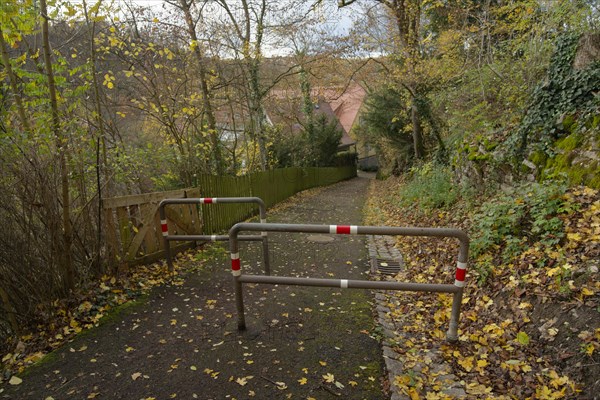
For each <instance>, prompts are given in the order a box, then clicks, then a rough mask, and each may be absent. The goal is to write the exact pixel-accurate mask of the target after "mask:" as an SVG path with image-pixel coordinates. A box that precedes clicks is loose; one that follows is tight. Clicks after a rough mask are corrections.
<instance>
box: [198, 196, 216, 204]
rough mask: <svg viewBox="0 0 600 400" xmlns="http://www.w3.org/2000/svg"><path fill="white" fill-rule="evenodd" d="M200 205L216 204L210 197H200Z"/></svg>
mask: <svg viewBox="0 0 600 400" xmlns="http://www.w3.org/2000/svg"><path fill="white" fill-rule="evenodd" d="M200 203H204V204H211V203H216V202H215V199H214V198H212V197H202V198H201V199H200Z"/></svg>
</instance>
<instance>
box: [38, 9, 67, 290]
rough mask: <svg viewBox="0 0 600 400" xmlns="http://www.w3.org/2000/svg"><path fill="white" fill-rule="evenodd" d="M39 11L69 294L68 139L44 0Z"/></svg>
mask: <svg viewBox="0 0 600 400" xmlns="http://www.w3.org/2000/svg"><path fill="white" fill-rule="evenodd" d="M40 12H41V16H42V45H43V52H44V64H45V68H46V76H47V79H48V93H49V96H50V111H51V114H52V124H51V129H52V133H53V134H54V138H55V141H56V149H57V150H58V157H59V168H60V185H61V202H62V204H61V207H62V224H63V226H62V229H63V234H62V239H63V243H62V244H63V245H62V254H61V269H62V273H63V282H64V286H65V289H67V291H71V290H73V289H74V288H75V269H74V267H73V257H72V254H71V251H72V249H71V247H72V244H73V227H72V224H71V198H70V194H69V170H68V165H67V157H66V153H67V140H66V138H65V137H64V135H63V134H62V132H61V126H60V116H59V113H58V100H57V94H56V84H55V81H54V71H53V69H52V58H51V56H50V40H49V29H48V7H47V5H46V0H40Z"/></svg>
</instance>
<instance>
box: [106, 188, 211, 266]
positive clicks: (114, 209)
mask: <svg viewBox="0 0 600 400" xmlns="http://www.w3.org/2000/svg"><path fill="white" fill-rule="evenodd" d="M187 197H200V189H198V188H193V189H182V190H173V191H169V192H158V193H146V194H139V195H133V196H122V197H114V198H110V199H105V200H104V202H103V209H104V218H105V232H106V242H107V245H108V249H107V250H108V253H109V259H110V260H111V264H112V265H121V264H123V263H125V264H127V265H137V264H144V263H150V262H154V261H156V260H158V259H160V258H162V257H163V250H164V243H163V238H162V232H161V230H160V218H159V215H158V203H160V201H161V200H163V199H168V198H171V199H177V198H187ZM167 217H168V218H169V223H170V224H171V225H170V226H172V228H171V229H172V230H173V233H174V234H189V235H198V234H200V233H202V221H201V220H200V219H201V217H200V214H199V213H198V205H195V204H185V205H177V206H173V207H169V209H168V211H167ZM193 245H194V243H186V244H182V245H180V246H177V247H175V250H180V249H182V248H184V247H191V246H193Z"/></svg>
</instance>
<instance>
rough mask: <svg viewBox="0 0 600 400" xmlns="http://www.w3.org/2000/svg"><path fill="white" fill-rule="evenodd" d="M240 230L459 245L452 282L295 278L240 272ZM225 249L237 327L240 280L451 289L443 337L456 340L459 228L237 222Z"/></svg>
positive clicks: (461, 265) (462, 266)
mask: <svg viewBox="0 0 600 400" xmlns="http://www.w3.org/2000/svg"><path fill="white" fill-rule="evenodd" d="M240 231H261V232H295V233H325V234H327V233H329V234H338V235H340V234H342V235H343V234H346V235H393V236H433V237H453V238H456V239H458V240H459V242H460V248H459V252H458V260H457V266H456V273H455V280H454V284H431V283H414V282H381V281H364V280H350V279H318V278H295V277H286V276H268V275H242V271H241V262H240V254H239V248H238V240H241V238H242V237H241V236H238V233H239V232H240ZM229 249H230V252H231V272H232V274H233V281H234V288H235V297H236V307H237V312H238V329H239V330H244V329H246V320H245V317H244V299H243V292H242V284H243V283H265V284H272V285H300V286H319V287H333V288H343V289H379V290H400V291H411V292H441V293H452V294H453V299H452V314H451V316H450V325H449V327H448V331H447V333H446V339H447V340H448V341H450V342H456V341H457V340H458V320H459V318H460V306H461V302H462V297H463V288H464V286H465V275H466V269H467V260H468V257H469V237H468V236H467V234H466V233H465V232H463V231H461V230H459V229H451V228H410V227H388V226H356V225H307V224H265V223H260V224H257V223H239V224H235V225H234V226H233V227H232V228H231V229H230V230H229Z"/></svg>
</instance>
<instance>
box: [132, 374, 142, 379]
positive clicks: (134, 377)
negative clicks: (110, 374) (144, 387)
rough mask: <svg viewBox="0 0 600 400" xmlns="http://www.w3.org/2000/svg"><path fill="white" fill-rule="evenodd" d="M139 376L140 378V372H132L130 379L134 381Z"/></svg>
mask: <svg viewBox="0 0 600 400" xmlns="http://www.w3.org/2000/svg"><path fill="white" fill-rule="evenodd" d="M140 376H142V374H141V372H134V373H133V374H131V379H133V380H134V381H135V380H136V379H137V378H139V377H140Z"/></svg>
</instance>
